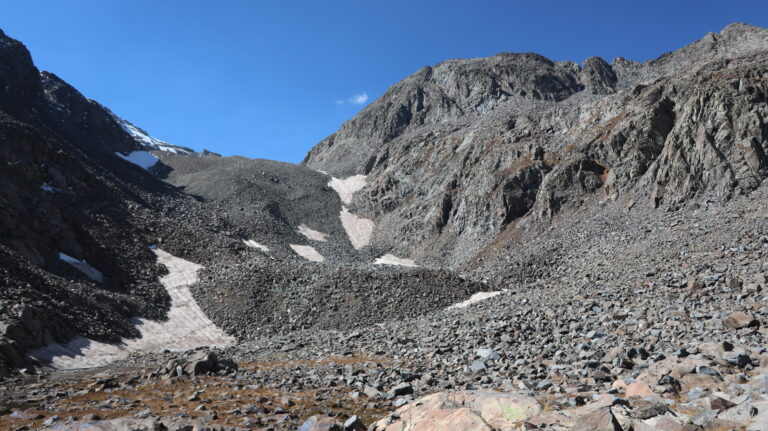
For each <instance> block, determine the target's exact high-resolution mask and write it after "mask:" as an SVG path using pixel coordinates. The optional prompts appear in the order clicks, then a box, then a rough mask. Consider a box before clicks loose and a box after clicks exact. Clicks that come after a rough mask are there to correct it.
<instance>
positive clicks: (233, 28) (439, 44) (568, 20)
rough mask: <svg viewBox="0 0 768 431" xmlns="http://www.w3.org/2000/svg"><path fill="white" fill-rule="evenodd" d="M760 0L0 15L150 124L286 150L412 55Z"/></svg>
mask: <svg viewBox="0 0 768 431" xmlns="http://www.w3.org/2000/svg"><path fill="white" fill-rule="evenodd" d="M766 4H767V3H766V2H765V1H764V0H763V1H734V2H730V3H727V4H726V3H724V2H722V1H708V0H699V1H676V0H671V1H670V0H666V1H643V2H622V1H615V0H614V1H591V2H590V1H579V2H574V1H534V2H532V1H486V0H473V1H471V2H470V1H453V0H442V1H419V0H410V1H400V0H386V1H379V2H373V1H360V0H357V1H317V0H314V1H310V0H307V1H256V0H254V1H245V0H243V1H227V0H222V1H216V2H212V1H202V0H200V1H198V0H186V1H169V0H165V1H162V0H152V1H145V0H132V1H118V0H68V1H60V0H49V1H39V0H18V1H17V0H10V1H4V2H3V7H2V13H0V28H2V29H3V30H4V31H5V32H6V33H7V34H8V35H10V36H11V37H14V38H16V39H19V40H21V41H22V42H24V43H25V44H26V45H27V47H28V48H29V49H30V51H31V52H32V56H33V58H34V60H35V63H36V64H37V66H38V67H39V68H41V69H44V70H49V71H51V72H54V73H56V74H57V75H59V76H60V77H62V78H63V79H64V80H66V81H68V82H69V83H71V84H72V85H74V86H75V87H76V88H78V89H79V90H80V91H81V92H83V94H85V95H86V96H87V97H90V98H92V99H95V100H98V101H99V102H101V103H103V104H104V105H106V106H108V107H109V108H111V109H112V110H113V111H114V112H115V113H117V114H118V115H120V116H122V117H124V118H126V119H128V120H130V121H131V122H133V123H135V124H136V125H138V126H140V127H142V128H144V129H146V130H147V131H149V132H150V134H152V135H153V136H155V137H157V138H159V139H164V140H167V141H169V142H171V143H174V144H177V145H184V146H188V147H191V148H194V149H197V150H201V149H203V148H206V149H209V150H212V151H216V152H220V153H222V154H225V155H233V154H240V155H245V156H248V157H261V158H268V159H275V160H283V161H289V162H299V161H300V160H301V159H302V158H303V156H304V154H305V153H306V152H307V150H309V148H311V147H312V146H313V145H314V144H315V143H317V142H318V141H320V140H321V139H323V138H324V137H326V136H327V135H329V134H331V133H333V132H334V131H335V130H337V129H338V127H339V126H340V125H341V123H343V122H344V121H345V120H347V119H349V118H351V117H352V116H354V114H355V113H356V112H358V111H359V110H360V109H362V108H363V107H364V106H365V105H366V104H368V103H371V102H372V101H373V100H375V99H376V98H377V97H379V96H380V95H381V94H382V93H383V92H384V91H385V90H386V89H387V88H388V87H389V86H390V85H392V84H394V83H395V82H397V81H399V80H400V79H402V78H404V77H405V76H407V75H409V74H411V73H413V72H415V71H416V70H418V69H419V68H420V67H422V66H425V65H431V64H435V63H438V62H440V61H442V60H445V59H449V58H465V57H482V56H488V55H493V54H496V53H498V52H502V51H509V52H525V51H532V52H538V53H540V54H543V55H545V56H547V57H549V58H551V59H553V60H574V61H579V62H581V61H583V60H584V59H585V58H587V57H589V56H592V55H598V56H601V57H604V58H606V59H607V60H608V61H610V60H611V59H612V58H614V57H617V56H623V57H626V58H629V59H632V60H638V61H642V60H647V59H651V58H655V57H657V56H658V55H660V54H662V53H663V52H665V51H670V50H672V49H676V48H678V47H681V46H683V45H685V44H687V43H690V42H692V41H694V40H696V39H698V38H700V37H701V36H703V35H704V34H705V33H707V32H708V31H720V30H721V29H722V28H723V27H725V26H726V25H727V24H729V23H731V22H736V21H741V22H747V23H749V24H753V25H760V26H764V27H766V26H768V5H766Z"/></svg>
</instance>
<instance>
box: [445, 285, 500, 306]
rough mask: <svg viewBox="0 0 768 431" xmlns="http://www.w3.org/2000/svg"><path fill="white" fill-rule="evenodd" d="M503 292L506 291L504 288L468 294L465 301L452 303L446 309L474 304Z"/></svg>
mask: <svg viewBox="0 0 768 431" xmlns="http://www.w3.org/2000/svg"><path fill="white" fill-rule="evenodd" d="M504 292H506V289H505V290H498V291H496V292H477V293H475V294H474V295H472V296H470V297H469V299H467V300H466V301H462V302H459V303H458V304H453V305H451V306H450V307H448V309H449V310H455V309H457V308H467V307H469V306H470V305H472V304H476V303H478V302H480V301H484V300H486V299H488V298H493V297H494V296H497V295H501V294H502V293H504Z"/></svg>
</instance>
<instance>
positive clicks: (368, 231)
mask: <svg viewBox="0 0 768 431" xmlns="http://www.w3.org/2000/svg"><path fill="white" fill-rule="evenodd" d="M339 218H341V225H342V226H343V227H344V230H345V231H346V232H347V236H348V237H349V242H351V243H352V247H354V248H355V250H360V249H361V248H363V247H365V246H366V245H368V244H370V242H371V237H372V236H373V228H374V226H375V225H374V223H373V220H371V219H367V218H363V217H359V216H356V215H354V214H352V213H351V212H349V210H348V209H347V208H346V207H342V208H341V214H339Z"/></svg>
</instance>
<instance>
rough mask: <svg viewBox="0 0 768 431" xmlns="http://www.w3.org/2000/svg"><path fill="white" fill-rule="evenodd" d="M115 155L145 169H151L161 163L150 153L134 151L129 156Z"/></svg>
mask: <svg viewBox="0 0 768 431" xmlns="http://www.w3.org/2000/svg"><path fill="white" fill-rule="evenodd" d="M115 155H117V156H118V157H120V158H121V159H123V160H126V161H128V162H131V163H133V164H134V165H137V166H139V167H141V168H144V169H149V168H151V167H152V166H155V164H156V163H157V162H159V161H160V159H158V158H157V157H155V156H154V155H153V154H152V153H150V152H149V151H133V152H131V153H128V155H124V154H122V153H115Z"/></svg>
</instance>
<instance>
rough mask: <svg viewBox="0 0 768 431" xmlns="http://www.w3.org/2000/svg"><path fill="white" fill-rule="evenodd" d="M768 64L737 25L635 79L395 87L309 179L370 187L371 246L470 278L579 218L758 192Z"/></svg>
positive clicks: (537, 69) (569, 72) (496, 79)
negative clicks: (516, 244) (584, 211)
mask: <svg viewBox="0 0 768 431" xmlns="http://www.w3.org/2000/svg"><path fill="white" fill-rule="evenodd" d="M767 49H768V30H766V29H762V28H757V27H752V26H748V25H744V24H733V25H730V26H728V27H727V28H726V29H724V30H723V31H722V32H721V33H720V34H709V35H707V36H705V37H704V38H703V39H701V40H700V41H697V42H695V43H693V44H691V45H689V46H687V47H685V48H682V49H680V50H677V51H674V52H671V53H668V54H665V55H663V56H661V57H659V58H658V59H656V60H652V61H648V62H645V63H642V64H641V63H634V62H630V61H627V60H624V59H621V58H618V59H616V60H614V61H613V63H612V64H610V65H609V64H607V63H606V62H605V61H603V60H601V59H599V58H590V59H588V60H587V61H585V62H584V65H583V66H580V65H578V64H576V63H572V62H560V63H555V62H551V61H549V60H547V59H545V58H543V57H540V56H537V55H533V54H499V55H497V56H494V57H490V58H486V59H472V60H451V61H447V62H444V63H441V64H439V65H437V66H435V67H432V68H429V67H428V68H424V69H422V70H420V71H418V72H417V73H416V74H414V75H412V76H410V77H408V78H406V79H405V80H403V81H402V82H400V83H398V84H396V85H395V86H393V87H392V88H391V89H390V90H388V91H387V92H386V93H385V94H384V95H383V96H382V97H381V98H380V99H379V100H377V101H375V102H374V103H372V104H371V105H370V106H368V107H366V108H365V109H364V110H363V111H361V112H360V114H358V115H357V116H356V117H355V118H353V119H352V120H350V121H349V122H347V123H345V124H344V125H343V126H342V127H341V129H340V130H339V131H338V132H337V133H335V134H334V135H332V136H331V137H329V138H328V139H326V140H324V141H323V142H321V143H319V144H318V145H317V146H316V147H314V148H313V149H312V150H311V151H310V152H309V153H308V155H307V157H306V159H305V160H304V162H303V163H304V164H305V165H307V166H309V167H312V168H315V169H322V170H329V171H330V172H332V173H333V172H344V173H349V172H362V173H365V174H367V175H368V178H369V185H368V187H367V188H366V189H365V190H364V191H363V192H362V193H361V194H359V195H358V199H359V200H358V201H357V204H358V206H360V207H364V208H365V209H366V210H365V211H364V213H365V214H367V216H369V217H371V218H373V219H374V220H375V221H376V223H377V230H376V232H375V234H374V241H373V244H374V245H375V246H378V247H381V248H382V249H391V250H397V251H398V252H399V253H401V254H403V255H413V256H417V257H418V258H419V259H420V260H421V261H422V263H427V264H432V265H439V266H441V265H444V264H447V265H449V266H452V267H473V266H475V265H477V264H478V263H479V261H478V260H477V259H478V258H482V259H485V258H486V257H487V256H488V255H489V254H490V255H492V254H494V253H496V251H497V250H498V249H499V248H500V247H502V246H504V245H505V244H507V243H508V242H509V241H510V239H511V238H518V239H519V238H520V235H521V234H520V232H528V231H529V230H531V228H542V227H548V226H549V225H550V223H552V222H555V223H557V222H558V220H562V221H563V222H564V223H565V222H567V220H568V219H569V218H570V217H573V216H574V215H575V214H576V212H577V211H578V210H579V208H582V207H584V205H587V206H589V205H592V204H596V203H598V202H608V204H609V205H619V206H622V205H623V206H632V205H634V204H637V205H645V204H650V205H651V206H665V207H667V208H677V207H678V206H679V205H681V204H684V203H688V202H692V201H693V200H694V198H696V199H698V200H708V199H709V200H716V201H723V200H727V199H729V198H730V197H732V196H733V195H734V194H738V193H743V192H748V191H749V190H752V189H754V188H755V187H756V186H757V185H758V184H759V183H760V182H761V181H762V180H763V179H764V178H765V176H766V174H767V173H768V172H767V171H766V168H767V167H768V165H767V164H766V163H767V162H768V159H766V156H765V154H766V150H767V149H768V147H767V146H768V143H767V142H766V138H767V135H766V133H768V132H766V125H765V123H764V118H765V115H766V112H765V110H766V105H765V94H766V81H765V79H764V77H765V74H766V68H767V67H768V63H766V60H765V58H766V55H765V53H766V50H767ZM334 169H336V170H337V171H334ZM531 235H533V237H535V235H536V234H531ZM523 243H524V241H523Z"/></svg>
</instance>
